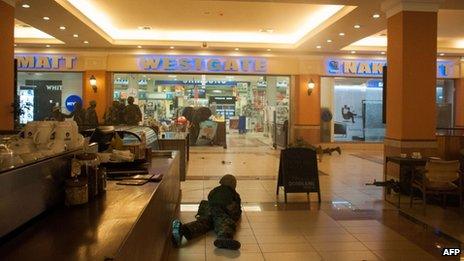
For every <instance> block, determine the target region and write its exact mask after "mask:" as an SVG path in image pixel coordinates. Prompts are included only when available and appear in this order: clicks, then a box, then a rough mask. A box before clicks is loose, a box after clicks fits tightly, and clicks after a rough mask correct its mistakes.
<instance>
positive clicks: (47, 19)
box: [42, 16, 50, 21]
mask: <svg viewBox="0 0 464 261" xmlns="http://www.w3.org/2000/svg"><path fill="white" fill-rule="evenodd" d="M42 19H44V20H45V21H50V17H48V16H44V17H42Z"/></svg>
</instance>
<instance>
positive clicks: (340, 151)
mask: <svg viewBox="0 0 464 261" xmlns="http://www.w3.org/2000/svg"><path fill="white" fill-rule="evenodd" d="M335 151H336V152H338V155H342V149H341V148H340V147H339V146H337V147H336V148H335Z"/></svg>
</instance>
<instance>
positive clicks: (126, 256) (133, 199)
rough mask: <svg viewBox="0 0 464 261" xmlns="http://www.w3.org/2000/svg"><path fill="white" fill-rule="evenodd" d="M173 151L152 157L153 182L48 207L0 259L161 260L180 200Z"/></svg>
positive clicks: (4, 247) (5, 245)
mask: <svg viewBox="0 0 464 261" xmlns="http://www.w3.org/2000/svg"><path fill="white" fill-rule="evenodd" d="M179 159H180V157H179V153H178V152H173V153H172V157H170V158H167V157H153V159H152V162H151V169H152V171H154V172H155V173H157V174H158V173H159V174H162V175H163V178H162V180H161V181H160V182H158V183H153V182H149V183H147V184H145V185H142V186H127V185H117V184H116V182H115V181H108V184H107V192H106V193H105V194H104V195H102V196H99V197H98V198H97V199H95V200H93V201H91V202H90V203H88V204H85V205H82V206H74V207H65V206H60V207H56V208H53V209H51V210H49V211H47V212H45V213H44V214H42V215H40V216H39V217H37V218H35V219H34V220H32V221H31V222H29V224H26V225H25V226H23V227H21V228H20V229H19V231H15V233H14V234H13V235H10V238H8V240H6V241H4V242H2V244H1V245H0V256H1V257H2V258H1V259H2V260H161V259H163V258H165V257H164V256H163V255H165V251H164V250H165V248H166V246H167V245H168V244H169V238H170V237H169V233H170V224H171V220H172V219H173V218H174V217H175V214H176V211H178V206H179V201H180V182H179Z"/></svg>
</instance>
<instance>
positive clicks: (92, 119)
mask: <svg viewBox="0 0 464 261" xmlns="http://www.w3.org/2000/svg"><path fill="white" fill-rule="evenodd" d="M85 124H86V125H87V127H90V128H96V127H98V116H97V111H95V108H94V107H89V108H88V109H87V110H86V112H85Z"/></svg>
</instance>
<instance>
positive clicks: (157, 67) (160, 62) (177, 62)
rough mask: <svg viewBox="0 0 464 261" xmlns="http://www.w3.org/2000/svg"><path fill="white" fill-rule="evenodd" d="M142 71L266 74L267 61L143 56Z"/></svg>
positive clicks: (141, 60) (260, 59)
mask: <svg viewBox="0 0 464 261" xmlns="http://www.w3.org/2000/svg"><path fill="white" fill-rule="evenodd" d="M139 63H140V66H141V67H142V69H143V70H144V71H155V72H204V73H219V72H221V73H266V72H267V60H266V59H263V58H248V57H240V58H236V57H208V56H144V57H141V58H140V59H139Z"/></svg>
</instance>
